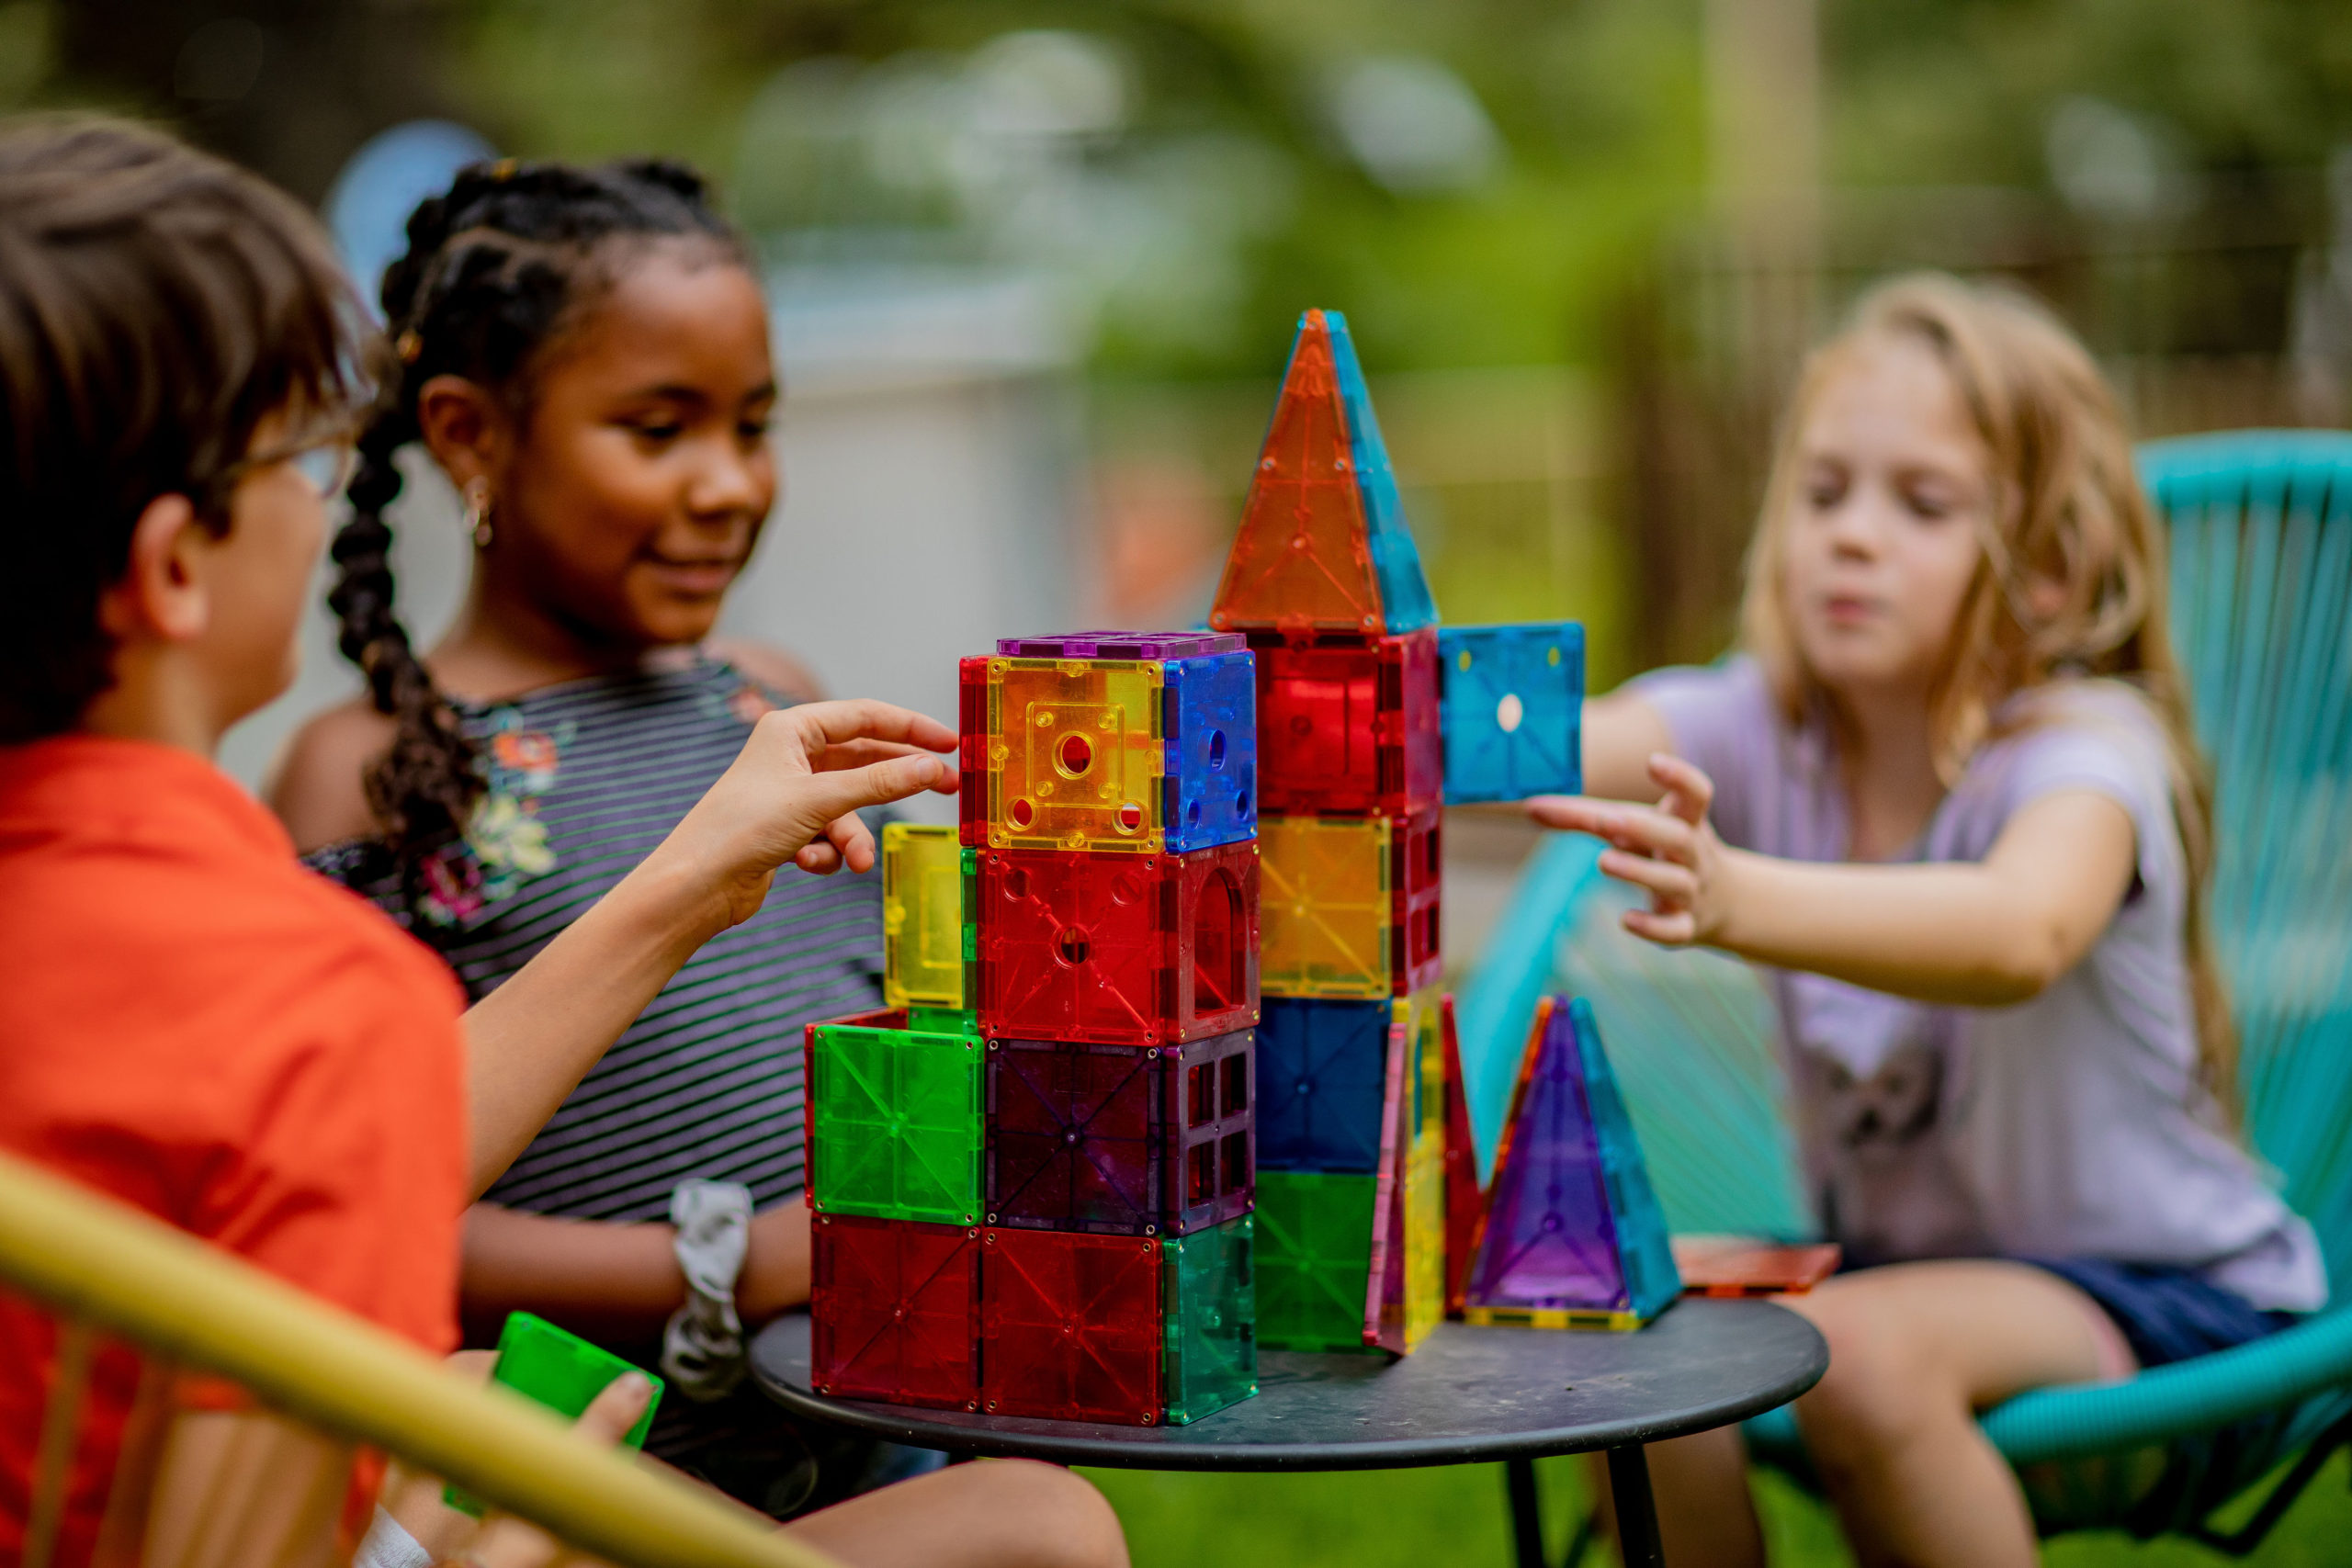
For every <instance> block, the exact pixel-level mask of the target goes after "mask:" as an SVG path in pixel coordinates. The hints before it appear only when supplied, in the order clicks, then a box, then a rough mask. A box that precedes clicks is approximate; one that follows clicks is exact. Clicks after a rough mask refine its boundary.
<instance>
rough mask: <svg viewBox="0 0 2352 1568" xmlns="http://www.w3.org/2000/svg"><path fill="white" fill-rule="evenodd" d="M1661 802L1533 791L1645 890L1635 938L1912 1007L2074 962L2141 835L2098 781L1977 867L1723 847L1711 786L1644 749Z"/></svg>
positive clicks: (2012, 992) (2118, 894)
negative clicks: (1826, 859) (1845, 986)
mask: <svg viewBox="0 0 2352 1568" xmlns="http://www.w3.org/2000/svg"><path fill="white" fill-rule="evenodd" d="M1647 772H1648V774H1649V777H1650V779H1651V780H1652V781H1653V784H1654V785H1655V788H1656V789H1657V790H1658V791H1662V792H1663V795H1662V797H1661V798H1660V799H1659V801H1658V803H1657V805H1656V806H1654V807H1651V806H1630V805H1618V804H1612V803H1608V802H1603V801H1597V800H1591V799H1588V798H1584V797H1581V796H1579V797H1576V798H1570V797H1567V796H1559V795H1555V796H1548V797H1544V798H1543V799H1539V800H1535V801H1531V802H1530V803H1529V809H1530V811H1531V812H1532V814H1533V816H1534V817H1535V818H1536V820H1538V821H1540V822H1542V823H1544V825H1545V826H1547V827H1552V828H1568V829H1577V830H1580V831H1583V832H1588V833H1592V834H1595V835H1597V836H1599V837H1600V838H1602V839H1605V840H1608V841H1609V843H1610V846H1611V847H1610V848H1609V849H1608V850H1607V851H1605V852H1602V854H1601V857H1600V868H1601V870H1603V871H1605V872H1607V873H1608V874H1610V875H1611V876H1615V877H1618V878H1620V879H1622V880H1623V881H1626V882H1629V883H1632V884H1634V886H1637V887H1640V888H1642V889H1643V890H1645V892H1647V893H1648V894H1649V896H1650V907H1649V908H1646V909H1633V910H1629V911H1627V913H1626V915H1625V928H1626V929H1627V930H1628V931H1632V932H1634V935H1636V936H1641V937H1645V938H1647V939H1648V940H1650V941H1652V942H1657V943H1659V944H1661V945H1663V946H1668V947H1687V946H1693V945H1697V946H1706V947H1715V948H1721V949H1722V950H1724V952H1726V953H1736V954H1738V955H1739V956H1741V957H1743V958H1747V959H1752V960H1754V961H1755V962H1757V963H1759V964H1774V965H1776V966H1778V967H1781V968H1784V969H1804V970H1810V971H1812V972H1813V973H1815V974H1816V975H1826V976H1830V977H1832V978H1834V979H1838V980H1844V981H1848V982H1849V983H1850V984H1853V985H1857V986H1864V987H1869V988H1871V990H1876V991H1886V992H1890V993H1892V994H1894V995H1895V996H1901V997H1910V998H1915V999H1917V1000H1919V1001H1926V1002H1944V1003H1957V1004H1961V1005H1964V1006H1977V1007H2003V1006H2007V1005H2009V1004H2012V1003H2016V1002H2021V1001H2025V1000H2028V999H2029V998H2032V997H2034V996H2037V995H2039V994H2040V993H2041V991H2042V990H2043V989H2045V988H2046V987H2049V986H2051V985H2052V984H2053V983H2054V982H2055V981H2057V980H2058V979H2059V978H2060V977H2061V976H2064V975H2065V974H2066V972H2067V971H2069V970H2071V969H2072V968H2074V966H2075V964H2078V963H2080V962H2082V959H2083V956H2084V954H2086V953H2088V952H2089V951H2090V950H2091V947H2092V945H2093V944H2094V943H2096V942H2098V939H2099V935H2100V933H2101V932H2103V931H2106V930H2107V926H2108V922H2109V921H2110V920H2112V919H2114V918H2115V912H2116V910H2117V909H2118V908H2120V907H2121V905H2122V902H2123V897H2124V895H2125V894H2126V893H2127V892H2128V891H2129V890H2130V888H2131V877H2132V873H2133V870H2134V867H2135V864H2136V858H2135V857H2136V842H2137V840H2136V835H2135V833H2134V831H2133V829H2132V826H2131V815H2130V813H2128V812H2127V811H2126V810H2125V809H2124V808H2123V807H2122V806H2121V805H2120V804H2119V803H2117V802H2116V801H2114V800H2113V799H2111V798H2109V796H2107V795H2103V794H2100V793H2098V792H2097V791H2094V790H2088V789H2080V790H2075V789H2069V790H2060V791H2056V792H2054V793H2052V794H2050V795H2042V796H2040V797H2038V798H2036V799H2034V800H2033V801H2031V802H2030V803H2029V804H2027V805H2026V806H2025V807H2022V808H2021V809H2019V810H2018V812H2017V814H2016V815H2015V816H2013V817H2011V818H2009V821H2008V824H2007V827H2005V828H2004V829H2002V831H2001V835H2000V837H1999V838H1998V839H1997V840H1995V842H1994V845H1993V848H1992V851H1991V852H1989V853H1988V854H1986V855H1985V858H1984V859H1983V860H1982V861H1979V862H1974V863H1967V862H1946V863H1934V864H1925V865H1855V864H1820V863H1814V862H1809V861H1792V860H1781V859H1779V858H1777V857H1775V856H1771V855H1763V854H1757V853H1755V852H1751V851H1747V850H1737V849H1733V848H1731V847H1729V846H1727V845H1725V844H1724V842H1723V841H1722V840H1720V839H1718V838H1716V837H1715V833H1714V829H1713V828H1712V827H1711V826H1710V825H1709V824H1708V821H1707V807H1708V806H1709V805H1710V803H1711V802H1712V801H1713V795H1714V786H1713V783H1712V782H1711V781H1710V780H1709V779H1708V777H1707V775H1706V774H1704V773H1701V772H1700V771H1699V770H1698V769H1697V768H1694V767H1692V766H1691V764H1690V763H1688V762H1686V761H1681V760H1680V759H1679V758H1676V757H1671V756H1667V755H1664V754H1662V753H1661V754H1659V755H1657V756H1653V757H1651V758H1650V759H1649V762H1648V769H1647Z"/></svg>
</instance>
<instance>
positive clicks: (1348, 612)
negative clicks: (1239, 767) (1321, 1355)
mask: <svg viewBox="0 0 2352 1568" xmlns="http://www.w3.org/2000/svg"><path fill="white" fill-rule="evenodd" d="M1437 621H1438V615H1437V609H1436V605H1435V604H1434V603H1433V601H1432V599H1431V597H1430V591H1429V586H1428V583H1427V581H1426V579H1425V578H1424V576H1423V573H1422V570H1421V564H1420V559H1419V554H1418V553H1417V551H1416V550H1415V547H1414V545H1413V539H1412V535H1411V533H1410V531H1409V530H1408V527H1407V525H1406V522H1405V516H1404V507H1403V502H1402V499H1401V497H1400V495H1399V493H1398V491H1397V481H1396V479H1395V476H1394V474H1393V472H1392V470H1391V469H1390V467H1389V463H1388V457H1387V453H1386V449H1385V444H1384V443H1383V440H1382V437H1381V433H1380V426H1379V423H1378V422H1377V420H1376V419H1375V418H1374V414H1373V411H1372V400H1371V398H1370V396H1369V394H1368V392H1367V390H1366V389H1365V386H1364V380H1363V372H1362V370H1361V368H1360V367H1358V364H1357V360H1356V355H1355V350H1354V347H1353V344H1351V341H1350V338H1349V335H1348V330H1347V324H1346V322H1345V321H1344V320H1343V319H1342V318H1341V317H1340V315H1339V313H1338V312H1336V311H1323V310H1309V311H1308V312H1306V316H1305V317H1304V318H1303V319H1302V321H1300V324H1299V332H1298V336H1297V339H1296V342H1295V345H1294V347H1293V349H1292V353H1291V360H1290V365H1289V367H1288V369H1287V371H1286V372H1285V375H1284V378H1283V389H1282V396H1281V400H1280V401H1279V402H1278V403H1277V404H1276V406H1275V410H1274V415H1273V419H1272V424H1271V425H1270V427H1269V429H1268V432H1267V435H1266V441H1265V446H1264V448H1263V450H1262V452H1261V456H1260V457H1259V462H1258V468H1257V473H1256V475H1255V477H1254V479H1253V481H1252V483H1251V487H1250V496H1249V500H1248V502H1247V503H1246V505H1245V507H1244V512H1243V517H1242V523H1241V527H1240V531H1239V533H1238V536H1237V537H1236V539H1235V541H1234V546H1233V550H1232V554H1231V556H1230V558H1228V560H1227V566H1226V570H1225V575H1224V578H1223V581H1222V582H1221V583H1220V585H1219V588H1218V591H1217V597H1216V605H1215V607H1214V609H1213V610H1212V612H1211V614H1210V625H1211V626H1214V627H1216V629H1217V630H1220V631H1241V632H1244V633H1246V634H1247V636H1248V637H1249V639H1250V645H1251V648H1252V649H1253V650H1254V651H1255V652H1256V653H1257V655H1258V716H1259V759H1258V760H1259V788H1260V791H1261V796H1262V807H1263V812H1264V815H1263V817H1262V818H1261V822H1260V827H1259V838H1260V845H1261V850H1262V857H1261V867H1262V874H1263V877H1264V886H1265V896H1264V908H1263V911H1262V919H1263V931H1262V937H1263V944H1262V949H1261V958H1260V980H1261V987H1262V989H1263V992H1264V995H1265V1004H1264V1016H1263V1019H1262V1021H1261V1025H1260V1029H1259V1037H1258V1052H1259V1067H1260V1099H1259V1107H1258V1165H1259V1179H1258V1221H1259V1232H1258V1243H1259V1247H1258V1264H1259V1285H1258V1337H1259V1341H1260V1343H1261V1344H1263V1345H1266V1346H1269V1347H1276V1348H1292V1349H1344V1348H1360V1347H1366V1346H1373V1347H1378V1348H1384V1349H1386V1350H1388V1351H1390V1352H1392V1353H1397V1354H1403V1353H1407V1352H1408V1351H1410V1350H1411V1349H1412V1348H1413V1347H1414V1345H1415V1344H1416V1343H1418V1341H1419V1339H1420V1338H1421V1337H1422V1336H1423V1335H1424V1334H1426V1333H1427V1332H1428V1331H1429V1329H1430V1327H1432V1326H1433V1325H1435V1324H1436V1323H1437V1322H1438V1320H1439V1319H1440V1317H1441V1316H1442V1314H1443V1313H1444V1311H1445V1306H1446V1295H1447V1274H1448V1270H1447V1265H1446V1252H1447V1230H1448V1224H1447V1221H1448V1209H1449V1204H1448V1201H1447V1191H1446V1186H1447V1177H1446V1168H1447V1156H1446V1127H1447V1120H1448V1118H1447V1093H1448V1088H1449V1086H1448V1083H1447V1052H1446V1051H1445V1049H1444V1043H1445V1036H1446V1032H1447V1029H1446V1026H1447V1023H1448V1022H1449V1020H1448V1018H1447V1017H1446V1014H1447V1011H1448V1004H1449V1002H1450V999H1442V998H1441V997H1440V996H1439V993H1438V989H1437V982H1438V979H1439V976H1440V973H1441V970H1442V953H1441V951H1440V943H1439V913H1440V894H1441V855H1440V821H1441V807H1442V806H1444V805H1446V804H1449V803H1461V802H1466V801H1482V800H1506V799H1517V798H1519V797H1521V796H1523V795H1529V794H1532V793H1536V792H1538V791H1543V790H1561V789H1566V790H1574V789H1575V788H1577V750H1578V748H1577V718H1578V716H1579V711H1580V705H1581V701H1582V695H1583V637H1582V629H1581V628H1580V627H1578V626H1575V625H1574V624H1572V623H1554V624H1547V625H1540V626H1489V627H1476V628H1460V629H1455V628H1447V629H1445V630H1443V631H1441V630H1440V629H1439V627H1438V625H1437ZM1457 1071H1458V1069H1457ZM1453 1092H1454V1093H1455V1094H1456V1095H1457V1096H1458V1094H1459V1089H1458V1087H1457V1088H1455V1089H1454V1090H1453ZM1460 1125H1461V1126H1462V1127H1464V1128H1465V1129H1466V1122H1461V1123H1460ZM1455 1141H1456V1142H1457V1143H1458V1144H1461V1145H1464V1148H1465V1149H1466V1144H1467V1137H1466V1132H1464V1133H1463V1134H1460V1135H1459V1136H1457V1138H1456V1140H1455ZM1463 1153H1464V1151H1463V1150H1457V1151H1456V1158H1455V1160H1454V1162H1453V1163H1454V1165H1455V1166H1456V1168H1458V1169H1459V1170H1461V1171H1463V1172H1464V1174H1465V1176H1466V1178H1467V1180H1468V1181H1469V1182H1471V1183H1475V1173H1474V1172H1472V1171H1471V1169H1470V1167H1469V1164H1468V1162H1467V1160H1466V1159H1465V1158H1464V1157H1463ZM1460 1180H1461V1178H1457V1181H1458V1182H1459V1181H1460ZM1455 1197H1456V1200H1457V1201H1455V1202H1454V1203H1453V1205H1452V1207H1453V1209H1454V1210H1455V1211H1456V1212H1457V1213H1456V1223H1455V1224H1454V1225H1453V1229H1454V1230H1455V1231H1457V1232H1460V1231H1462V1230H1463V1229H1464V1219H1463V1215H1464V1214H1475V1212H1476V1189H1475V1185H1473V1186H1471V1187H1470V1188H1469V1190H1467V1191H1465V1192H1460V1193H1457V1194H1456V1195H1455ZM1461 1246H1462V1242H1461V1240H1459V1239H1457V1242H1456V1247H1457V1250H1459V1249H1460V1248H1461ZM1461 1261H1462V1260H1457V1262H1456V1271H1458V1270H1459V1269H1460V1266H1461Z"/></svg>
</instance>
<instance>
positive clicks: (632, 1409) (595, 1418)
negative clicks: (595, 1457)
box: [572, 1372, 653, 1444]
mask: <svg viewBox="0 0 2352 1568" xmlns="http://www.w3.org/2000/svg"><path fill="white" fill-rule="evenodd" d="M652 1398H653V1380H652V1379H650V1378H649V1377H647V1376H646V1375H645V1374H644V1373H643V1372H623V1373H622V1374H621V1375H620V1376H618V1377H616V1378H615V1379H614V1380H613V1381H612V1382H608V1383H606V1384H605V1391H604V1392H603V1393H599V1394H598V1395H597V1396H596V1397H595V1398H594V1399H592V1400H590V1401H589V1402H588V1408H587V1409H585V1410H583V1411H582V1412H581V1413H580V1419H579V1420H578V1421H576V1422H574V1423H572V1430H574V1431H576V1432H578V1433H580V1434H581V1435H582V1437H585V1438H588V1439H589V1440H590V1441H592V1442H597V1443H606V1444H611V1443H617V1442H619V1441H620V1440H621V1439H622V1438H625V1437H627V1436H628V1433H629V1428H630V1427H635V1426H636V1425H637V1422H638V1417H639V1416H643V1415H644V1414H645V1407H646V1405H647V1404H649V1403H650V1402H651V1400H652Z"/></svg>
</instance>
